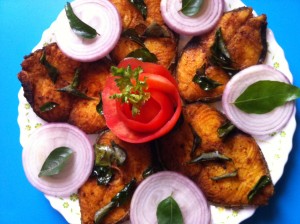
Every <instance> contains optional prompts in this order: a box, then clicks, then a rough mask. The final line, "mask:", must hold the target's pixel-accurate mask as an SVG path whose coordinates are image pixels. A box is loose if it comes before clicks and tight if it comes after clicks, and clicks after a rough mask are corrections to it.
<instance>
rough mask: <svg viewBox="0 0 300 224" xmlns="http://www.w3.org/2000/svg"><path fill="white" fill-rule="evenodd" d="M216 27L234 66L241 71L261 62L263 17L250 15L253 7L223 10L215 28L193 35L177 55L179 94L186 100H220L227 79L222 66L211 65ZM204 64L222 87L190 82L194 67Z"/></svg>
mask: <svg viewBox="0 0 300 224" xmlns="http://www.w3.org/2000/svg"><path fill="white" fill-rule="evenodd" d="M218 29H221V31H222V36H223V39H224V42H225V45H226V47H227V49H228V52H229V54H230V56H231V60H232V64H233V65H232V67H233V69H235V70H240V69H243V68H246V67H249V66H251V65H255V64H258V63H261V62H263V60H264V59H265V56H266V55H265V53H266V48H267V47H266V43H265V37H266V33H265V29H266V16H265V15H262V16H259V17H253V14H252V9H251V8H248V7H242V8H239V9H236V10H233V11H229V12H225V13H224V15H223V16H222V18H221V19H220V21H219V23H218V25H217V26H216V28H215V29H214V30H212V31H211V32H210V33H208V34H206V35H203V36H201V37H200V36H198V37H194V38H193V39H192V40H191V41H190V42H189V43H187V45H186V46H185V48H184V49H183V51H182V53H181V55H180V57H179V60H178V64H177V68H176V78H177V80H178V87H179V91H180V95H181V96H182V98H183V99H184V100H185V101H187V102H196V101H210V102H211V101H216V100H219V99H220V98H221V95H222V93H223V90H224V88H225V86H226V83H227V82H228V81H229V79H230V75H228V72H226V71H225V70H223V69H222V68H221V67H218V68H216V67H215V66H213V69H212V68H211V67H212V66H211V65H212V63H211V60H210V59H209V58H210V57H211V52H210V48H211V46H212V45H213V43H214V40H215V33H216V31H217V30H218ZM204 65H206V72H205V74H206V75H207V76H208V77H209V78H212V79H213V80H214V81H217V82H219V83H220V84H222V85H221V86H219V87H217V88H215V89H213V90H209V91H204V90H202V89H201V88H200V86H199V85H198V84H196V83H194V82H193V77H194V76H195V74H196V71H197V69H200V68H201V67H202V66H204Z"/></svg>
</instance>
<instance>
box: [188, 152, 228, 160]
mask: <svg viewBox="0 0 300 224" xmlns="http://www.w3.org/2000/svg"><path fill="white" fill-rule="evenodd" d="M230 160H231V158H229V157H227V156H225V155H223V154H221V153H220V152H219V151H212V152H204V153H202V154H201V155H199V156H198V157H196V158H194V159H192V160H191V161H190V163H201V162H207V161H230Z"/></svg>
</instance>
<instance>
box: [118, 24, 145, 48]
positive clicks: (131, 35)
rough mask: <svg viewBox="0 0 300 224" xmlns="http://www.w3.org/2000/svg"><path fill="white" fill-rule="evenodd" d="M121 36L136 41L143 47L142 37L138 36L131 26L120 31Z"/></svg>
mask: <svg viewBox="0 0 300 224" xmlns="http://www.w3.org/2000/svg"><path fill="white" fill-rule="evenodd" d="M122 37H124V38H127V39H129V40H131V41H133V42H135V43H137V44H138V45H140V46H141V47H145V44H144V41H143V39H142V38H141V37H140V36H139V34H138V33H137V32H136V30H135V29H133V28H130V29H127V30H124V31H123V33H122Z"/></svg>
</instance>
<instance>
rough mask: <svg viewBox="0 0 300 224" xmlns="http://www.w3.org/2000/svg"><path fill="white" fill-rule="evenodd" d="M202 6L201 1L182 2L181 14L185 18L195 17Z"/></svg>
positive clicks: (185, 0) (189, 0) (187, 0)
mask: <svg viewBox="0 0 300 224" xmlns="http://www.w3.org/2000/svg"><path fill="white" fill-rule="evenodd" d="M202 4H203V0H182V8H181V12H182V13H183V14H184V15H186V16H194V15H196V14H197V13H198V12H199V11H200V9H201V6H202Z"/></svg>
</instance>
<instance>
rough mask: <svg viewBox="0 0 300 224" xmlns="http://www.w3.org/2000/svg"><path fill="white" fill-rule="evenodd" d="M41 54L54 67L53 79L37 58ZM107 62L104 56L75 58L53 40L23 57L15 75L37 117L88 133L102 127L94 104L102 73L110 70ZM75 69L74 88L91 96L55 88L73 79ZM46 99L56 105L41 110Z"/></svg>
mask: <svg viewBox="0 0 300 224" xmlns="http://www.w3.org/2000/svg"><path fill="white" fill-rule="evenodd" d="M43 54H44V56H45V58H46V61H47V63H48V66H49V65H50V66H51V67H52V68H53V67H54V68H55V69H56V70H57V74H58V76H57V80H56V82H53V81H52V80H51V78H50V76H49V74H50V72H49V69H47V66H46V65H44V64H42V63H41V62H40V59H41V57H42V55H43ZM110 66H111V62H110V61H109V60H108V59H103V60H100V61H96V62H91V63H81V62H78V61H75V60H73V59H70V58H68V57H67V56H66V55H64V54H63V53H62V52H61V50H60V49H59V48H58V46H57V44H56V43H52V44H49V45H47V46H45V47H44V48H43V49H40V50H37V51H35V52H33V53H31V54H30V55H28V56H26V57H25V58H24V61H23V62H22V71H21V72H20V73H19V74H18V78H19V80H20V82H21V84H22V87H23V90H24V96H25V98H26V99H27V101H28V102H29V104H30V105H31V107H32V109H33V111H34V112H35V113H36V114H37V115H38V116H39V117H41V118H42V119H44V120H45V121H48V122H68V123H71V124H73V125H75V126H78V127H79V128H80V129H82V130H83V131H84V132H86V133H88V134H91V133H96V132H99V131H101V130H103V129H104V128H105V127H106V123H105V120H104V118H103V116H102V115H100V114H99V113H98V112H97V110H96V107H97V105H98V104H99V101H100V93H101V91H102V89H103V86H104V83H105V81H106V77H107V76H108V75H109V74H110ZM77 69H78V70H79V73H80V76H79V83H78V87H76V89H77V90H78V91H79V92H81V93H84V94H85V95H86V96H88V97H90V98H91V99H83V98H80V97H77V96H74V95H72V94H70V93H67V92H61V91H58V90H59V89H61V88H63V87H66V86H68V85H70V84H71V83H72V82H73V79H74V75H75V72H76V70H77ZM48 103H55V104H56V106H55V107H54V108H53V109H51V110H46V111H44V110H43V109H42V108H43V106H44V105H46V104H48Z"/></svg>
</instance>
